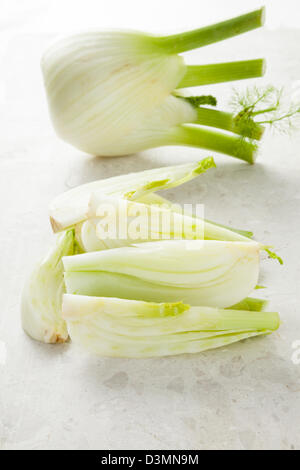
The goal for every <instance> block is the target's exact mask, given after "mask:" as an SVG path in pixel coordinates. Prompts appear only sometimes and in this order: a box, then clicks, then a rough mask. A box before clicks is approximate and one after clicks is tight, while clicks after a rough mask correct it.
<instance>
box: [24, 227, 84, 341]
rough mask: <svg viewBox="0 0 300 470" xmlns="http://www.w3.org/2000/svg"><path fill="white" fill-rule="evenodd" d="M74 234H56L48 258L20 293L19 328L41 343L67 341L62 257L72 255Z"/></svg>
mask: <svg viewBox="0 0 300 470" xmlns="http://www.w3.org/2000/svg"><path fill="white" fill-rule="evenodd" d="M74 252H76V250H75V245H74V231H73V230H67V231H65V232H63V233H60V234H58V235H56V241H55V244H54V246H53V247H52V248H51V250H50V251H49V253H48V254H47V256H46V257H45V258H44V259H42V260H41V262H39V263H38V264H37V265H36V266H35V268H34V270H33V272H32V273H31V275H30V277H29V279H28V281H27V283H26V285H25V287H24V289H23V294H22V303H21V314H22V325H23V328H24V330H25V331H26V333H27V334H28V335H29V336H31V337H32V338H34V339H36V340H38V341H42V342H44V343H63V342H64V341H66V340H67V339H68V332H67V328H66V324H65V321H64V320H63V319H62V314H61V303H62V295H63V293H64V291H65V287H64V276H63V264H62V261H61V259H62V257H63V256H68V255H73V254H74Z"/></svg>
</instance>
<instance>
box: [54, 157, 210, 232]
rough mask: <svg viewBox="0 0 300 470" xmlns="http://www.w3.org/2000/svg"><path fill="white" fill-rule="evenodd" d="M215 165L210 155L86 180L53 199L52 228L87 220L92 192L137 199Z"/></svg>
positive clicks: (178, 184) (184, 181)
mask: <svg viewBox="0 0 300 470" xmlns="http://www.w3.org/2000/svg"><path fill="white" fill-rule="evenodd" d="M213 167H215V162H214V160H213V158H211V157H208V158H204V159H203V160H201V161H200V162H197V163H187V164H184V165H175V166H167V167H163V168H154V169H152V170H145V171H140V172H137V173H129V174H126V175H121V176H113V177H111V178H106V179H103V180H97V181H93V182H91V183H86V184H83V185H81V186H78V187H76V188H73V189H71V190H69V191H66V192H65V193H62V194H60V195H59V196H57V197H56V198H55V199H54V200H53V201H52V202H51V204H50V207H49V214H50V221H51V224H52V228H53V230H54V232H58V231H61V230H64V229H66V228H68V227H71V226H73V225H74V224H76V223H79V222H82V221H83V220H86V219H87V218H88V217H89V211H90V207H89V203H90V199H91V195H92V194H93V193H95V195H106V196H111V195H113V196H117V197H123V198H126V199H130V200H136V201H138V200H139V199H140V198H141V197H145V196H146V195H150V194H152V193H154V192H156V191H159V190H161V189H169V188H174V187H176V186H180V185H181V184H183V183H186V182H188V181H190V180H192V179H194V178H196V177H197V176H198V175H200V174H201V173H204V172H205V171H207V170H208V169H210V168H213Z"/></svg>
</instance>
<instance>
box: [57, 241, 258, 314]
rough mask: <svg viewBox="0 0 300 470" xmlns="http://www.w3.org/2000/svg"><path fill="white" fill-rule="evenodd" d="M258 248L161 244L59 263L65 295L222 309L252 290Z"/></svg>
mask: <svg viewBox="0 0 300 470" xmlns="http://www.w3.org/2000/svg"><path fill="white" fill-rule="evenodd" d="M260 249H261V245H260V244H258V243H256V242H252V241H248V242H224V241H214V240H188V241H186V240H164V241H156V242H146V243H139V244H137V245H132V246H129V247H122V248H114V249H110V250H105V251H97V252H91V253H84V254H80V255H74V256H67V257H64V258H63V264H64V269H65V283H66V290H67V293H69V294H81V295H89V296H97V297H120V298H124V299H132V300H144V301H149V302H177V301H183V302H185V303H188V304H190V305H203V306H207V307H219V308H226V307H230V306H231V305H234V304H236V303H238V302H240V301H242V300H243V299H244V298H245V297H246V296H247V295H248V294H249V293H250V292H251V291H252V290H253V289H254V288H255V286H256V284H257V280H258V274H259V252H260Z"/></svg>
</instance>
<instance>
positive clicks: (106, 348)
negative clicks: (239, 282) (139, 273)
mask: <svg viewBox="0 0 300 470" xmlns="http://www.w3.org/2000/svg"><path fill="white" fill-rule="evenodd" d="M62 310H63V318H64V319H65V321H66V322H67V325H68V330H69V333H70V337H71V339H72V341H74V342H75V344H76V343H77V344H79V345H80V346H82V347H84V348H86V349H87V350H88V351H90V352H93V353H96V354H99V355H102V356H115V357H137V358H141V357H152V356H167V355H175V354H182V353H196V352H200V351H205V350H207V349H212V348H217V347H222V346H226V345H228V344H230V343H233V342H236V341H240V340H242V339H246V338H249V337H253V336H258V335H266V334H269V333H271V332H272V331H275V330H276V329H277V328H278V327H279V324H280V320H279V316H278V314H277V313H269V312H254V311H250V312H249V311H247V310H223V309H218V308H211V307H198V306H195V307H190V306H189V305H185V304H183V303H182V302H177V303H150V302H142V301H136V300H125V299H119V298H105V297H88V296H82V295H69V294H65V295H64V297H63V307H62Z"/></svg>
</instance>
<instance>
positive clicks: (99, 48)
mask: <svg viewBox="0 0 300 470" xmlns="http://www.w3.org/2000/svg"><path fill="white" fill-rule="evenodd" d="M263 21H264V10H263V9H260V10H257V11H255V12H251V13H248V14H246V15H243V16H240V17H238V18H233V19H231V20H228V21H224V22H222V23H219V24H216V25H213V26H210V27H207V28H201V29H198V30H195V31H190V32H187V33H182V34H177V35H173V36H167V37H155V36H151V35H147V34H144V33H139V32H128V31H107V32H87V33H81V34H77V35H73V36H70V37H67V38H64V39H61V40H60V41H58V42H57V43H56V44H54V45H53V46H52V47H50V49H49V50H48V51H46V53H45V54H44V56H43V58H42V64H41V65H42V71H43V75H44V83H45V88H46V92H47V98H48V104H49V109H50V114H51V118H52V121H53V124H54V127H55V129H56V132H57V133H58V135H59V136H60V137H61V138H62V139H64V140H65V141H67V142H69V143H70V144H72V145H74V146H75V147H77V148H79V149H81V150H83V151H84V152H87V153H90V154H93V155H101V156H117V155H126V154H128V153H134V152H138V151H141V150H144V149H147V148H152V147H158V146H162V145H189V146H194V147H201V148H207V149H211V150H215V151H218V152H221V153H225V154H228V155H232V156H235V157H238V158H241V159H243V160H246V161H248V162H250V163H252V162H253V161H254V157H255V154H256V148H257V146H256V144H254V143H253V142H252V141H247V142H246V141H243V145H242V146H241V145H239V144H240V140H241V139H240V136H237V135H235V134H243V133H244V134H243V135H244V136H245V137H254V138H255V139H259V138H260V137H261V134H262V131H261V129H260V127H259V126H255V125H254V126H252V127H251V129H250V130H249V129H246V130H245V129H244V130H241V129H239V128H238V126H235V124H234V122H233V118H232V116H231V115H230V114H229V113H224V112H221V111H216V110H212V109H209V108H205V107H199V106H198V103H202V104H214V103H213V102H212V100H211V98H212V97H201V98H203V99H202V100H201V99H200V101H199V100H198V101H197V100H194V99H188V98H187V99H186V98H184V97H182V96H178V89H180V88H185V87H190V86H199V85H204V84H209V83H218V82H223V81H228V80H239V79H244V78H252V77H258V76H261V75H263V73H264V60H263V59H257V60H250V61H240V62H231V63H224V64H211V65H202V66H201V65H200V66H187V65H186V64H185V63H184V60H183V58H182V56H180V55H179V54H180V53H182V52H185V51H188V50H191V49H194V48H198V47H201V46H204V45H207V44H210V43H212V42H216V41H220V40H223V39H226V38H230V37H232V36H235V35H237V34H240V33H243V32H246V31H249V30H251V29H254V28H257V27H259V26H261V25H262V24H263ZM191 124H198V125H197V126H193V125H191ZM203 124H204V125H206V126H211V127H214V128H221V129H224V130H226V131H230V132H231V134H225V133H222V132H219V131H213V130H207V129H206V128H203V127H201V125H203Z"/></svg>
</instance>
